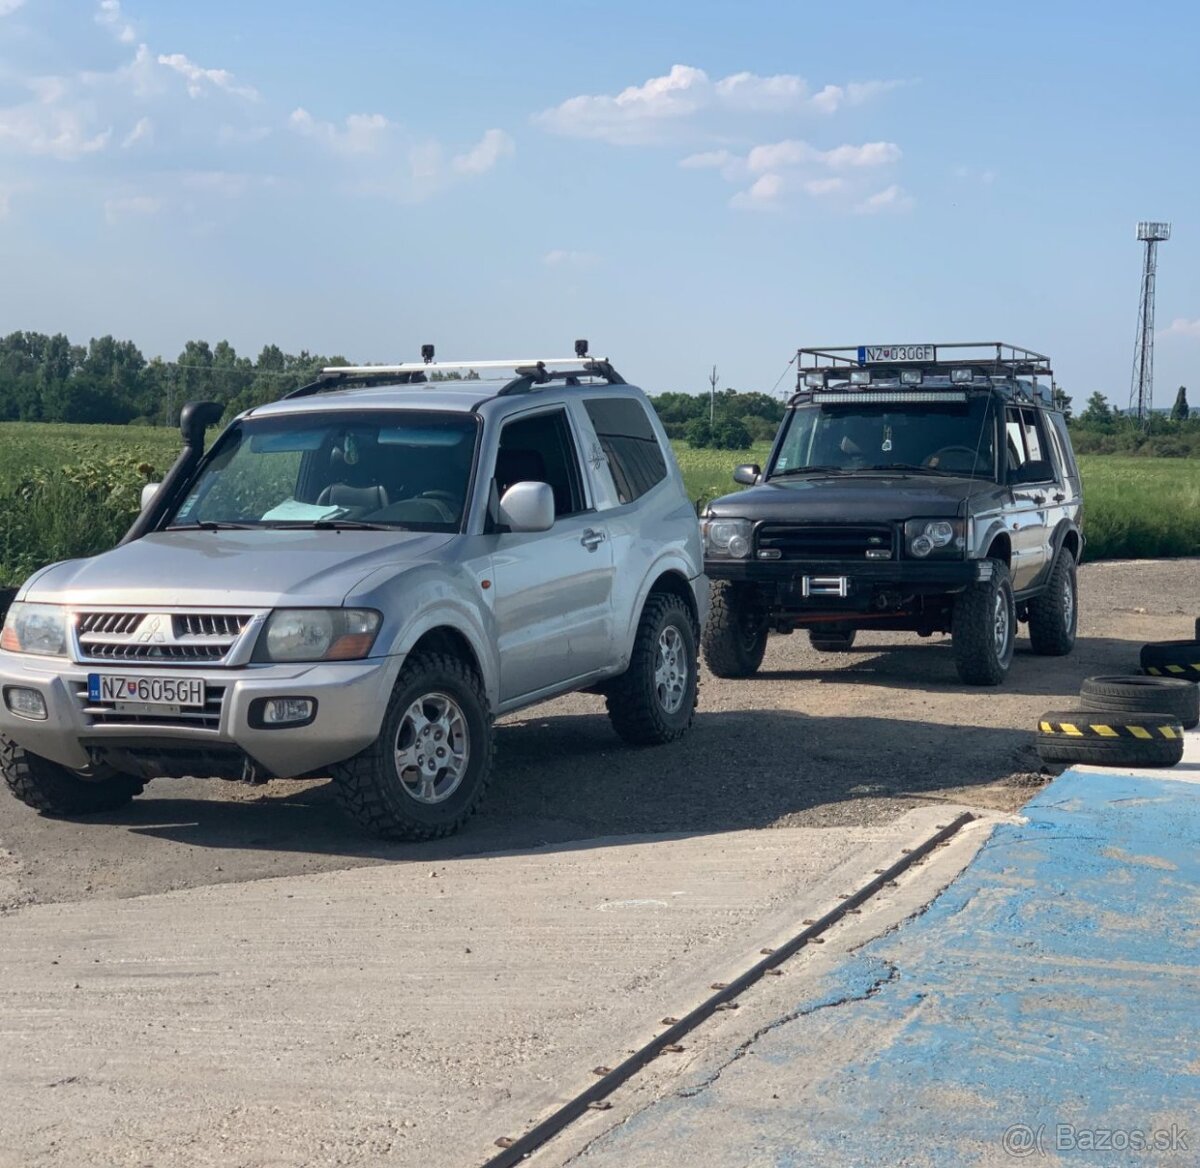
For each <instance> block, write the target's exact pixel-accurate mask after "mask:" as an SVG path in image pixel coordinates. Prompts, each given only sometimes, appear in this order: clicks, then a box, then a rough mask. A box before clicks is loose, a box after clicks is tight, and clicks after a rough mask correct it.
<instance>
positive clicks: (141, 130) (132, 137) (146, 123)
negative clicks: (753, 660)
mask: <svg viewBox="0 0 1200 1168" xmlns="http://www.w3.org/2000/svg"><path fill="white" fill-rule="evenodd" d="M153 140H154V123H153V122H152V121H151V120H150V119H149V118H138V121H137V125H136V126H134V127H133V129H132V130H130V131H129V133H128V134H126V135H125V137H124V138H122V139H121V149H122V150H128V149H129V148H130V147H131V146H136V145H137V144H138V143H139V142H145V143H149V142H151V141H153Z"/></svg>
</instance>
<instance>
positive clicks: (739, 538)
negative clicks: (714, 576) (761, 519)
mask: <svg viewBox="0 0 1200 1168" xmlns="http://www.w3.org/2000/svg"><path fill="white" fill-rule="evenodd" d="M701 530H702V531H703V533H704V551H705V554H706V555H710V556H724V557H727V558H729V559H733V560H744V559H745V558H746V557H747V556H748V555H749V554H750V541H751V540H752V539H753V537H754V524H753V523H751V522H750V520H749V519H706V520H705V521H704V522H703V523H702V524H701Z"/></svg>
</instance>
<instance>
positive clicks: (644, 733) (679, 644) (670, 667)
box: [605, 592, 699, 746]
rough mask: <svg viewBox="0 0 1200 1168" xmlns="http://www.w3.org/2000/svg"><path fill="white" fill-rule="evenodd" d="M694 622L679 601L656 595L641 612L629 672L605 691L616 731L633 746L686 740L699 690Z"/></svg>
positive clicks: (659, 594) (688, 610) (681, 601)
mask: <svg viewBox="0 0 1200 1168" xmlns="http://www.w3.org/2000/svg"><path fill="white" fill-rule="evenodd" d="M698 673H699V669H698V660H697V653H696V619H695V617H693V616H692V610H691V609H690V608H689V607H688V606H687V604H686V603H685V602H684V601H683V600H681V599H680V598H679V597H678V596H675V595H673V594H669V593H661V592H660V593H654V594H652V595H651V596H650V598H649V600H647V601H646V607H645V608H644V609H642V617H641V620H640V621H639V622H638V630H637V636H636V637H635V638H634V642H633V653H632V655H631V656H630V659H629V668H628V669H626V670H625V672H624V673H622V674H621V676H620V677H618V678H616V679H615V680H614V681H611V682H610V683H609V684H608V686H607V688H606V691H605V693H606V697H607V704H608V717H609V720H610V721H611V722H612V727H613V729H614V730H615V731H616V732H617V733H618V734H619V735H620V736H621V737H622V738H624V739H625V741H626V742H629V743H632V744H633V745H634V746H658V745H660V744H662V743H664V742H673V741H674V740H675V739H676V738H680V737H682V736H683V734H684V732H685V731H686V730H687V728H688V727H689V726H690V725H691V724H692V718H693V717H694V716H695V713H696V695H697V691H698V686H699V678H698Z"/></svg>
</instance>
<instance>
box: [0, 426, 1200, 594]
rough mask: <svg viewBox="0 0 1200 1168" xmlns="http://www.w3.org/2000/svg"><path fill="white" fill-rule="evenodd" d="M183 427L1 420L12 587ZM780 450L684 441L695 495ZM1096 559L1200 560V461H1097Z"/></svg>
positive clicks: (111, 526)
mask: <svg viewBox="0 0 1200 1168" xmlns="http://www.w3.org/2000/svg"><path fill="white" fill-rule="evenodd" d="M179 446H180V442H179V434H178V432H177V431H175V430H168V429H154V428H151V427H145V426H54V425H46V424H42V423H20V422H6V423H0V587H2V586H4V585H6V584H18V583H20V582H21V581H22V580H23V579H24V578H25V577H26V576H28V575H29V574H30V573H31V572H33V571H34V570H35V569H37V568H39V567H41V566H42V565H43V564H48V563H52V562H54V561H55V560H63V559H70V558H72V557H74V556H86V555H93V554H95V553H96V552H100V551H103V550H104V549H105V548H109V547H112V546H113V545H114V544H115V543H116V542H117V541H118V540H119V539H120V538H121V536H122V535H123V534H124V533H125V530H126V529H127V528H128V526H129V524H130V523H131V522H132V521H133V518H134V516H135V515H136V514H137V509H138V494H139V492H140V490H141V486H142V484H143V483H144V482H148V481H150V480H152V479H158V478H161V477H162V475H163V474H164V473H165V471H166V469H167V468H168V467H169V466H170V464H171V463H172V462H173V461H174V459H175V456H176V455H177V454H178V453H179ZM768 449H769V447H768V444H767V443H760V444H759V445H757V446H754V447H752V448H751V449H749V450H692V449H691V448H690V447H689V446H688V445H687V443H685V442H677V443H675V453H676V456H677V457H678V459H679V465H680V467H681V468H682V470H683V477H684V480H685V482H686V483H687V489H688V495H689V496H690V497H691V498H692V499H705V500H707V499H713V498H716V497H717V496H718V495H724V494H728V493H729V492H730V491H735V490H738V489H739V488H738V487H737V486H736V485H735V484H734V482H733V478H732V474H733V468H734V467H735V466H737V465H738V464H739V463H743V462H758V463H762V462H764V461H765V460H766V457H767V451H768ZM1079 461H1080V465H1081V467H1082V469H1083V478H1084V499H1085V523H1084V528H1085V531H1086V533H1087V538H1088V545H1087V558H1088V559H1091V560H1098V559H1127V558H1128V559H1149V558H1156V557H1170V556H1200V460H1198V459H1189V458H1123V457H1118V456H1115V455H1088V456H1085V457H1083V458H1081V459H1080V460H1079Z"/></svg>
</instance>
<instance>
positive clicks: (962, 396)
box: [812, 389, 967, 405]
mask: <svg viewBox="0 0 1200 1168" xmlns="http://www.w3.org/2000/svg"><path fill="white" fill-rule="evenodd" d="M812 400H813V401H814V402H816V403H817V404H818V405H853V404H856V403H858V402H906V403H907V402H943V403H948V404H950V405H953V404H955V403H959V404H962V403H965V402H966V400H967V395H966V393H965V392H963V391H962V390H960V389H951V390H946V391H944V392H942V393H935V392H931V391H930V390H917V391H909V392H902V391H898V390H897V391H894V392H889V393H880V392H878V391H871V390H868V391H866V392H857V393H856V392H850V391H847V392H843V393H838V392H836V391H831V390H827V391H826V392H824V393H814V394H813V395H812Z"/></svg>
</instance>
